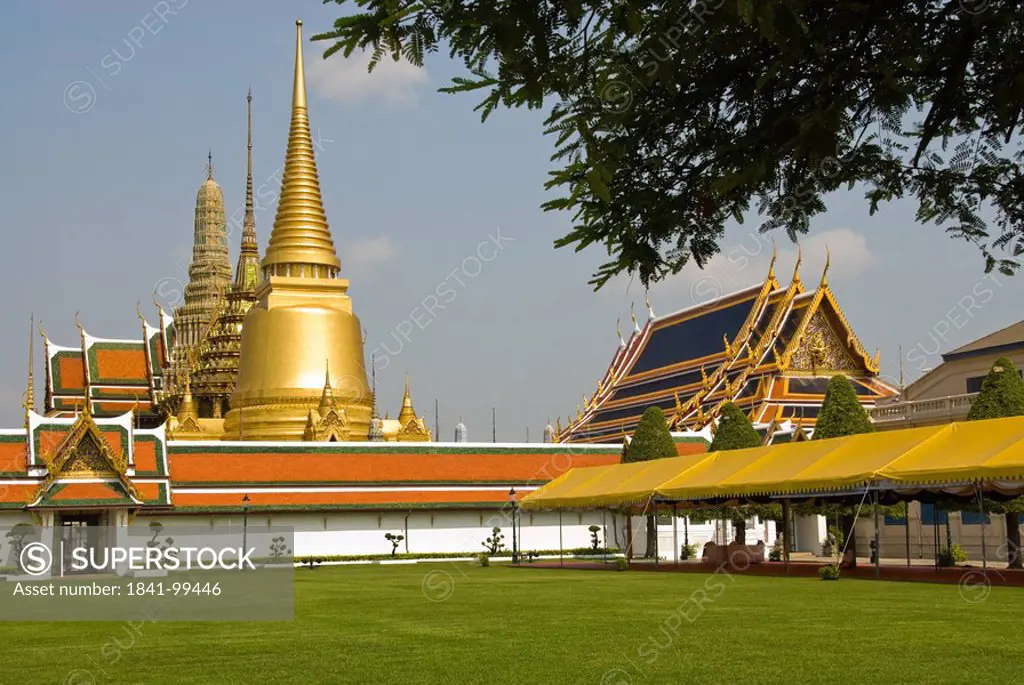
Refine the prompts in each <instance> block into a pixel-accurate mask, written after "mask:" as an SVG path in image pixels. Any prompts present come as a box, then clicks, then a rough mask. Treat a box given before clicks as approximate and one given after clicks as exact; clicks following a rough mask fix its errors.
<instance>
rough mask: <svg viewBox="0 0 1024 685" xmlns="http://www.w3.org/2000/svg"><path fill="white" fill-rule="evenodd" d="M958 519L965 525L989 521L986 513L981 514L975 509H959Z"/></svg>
mask: <svg viewBox="0 0 1024 685" xmlns="http://www.w3.org/2000/svg"><path fill="white" fill-rule="evenodd" d="M960 521H961V523H963V524H964V525H965V526H970V525H980V524H982V523H984V524H988V522H989V521H988V516H987V515H982V514H981V513H979V512H977V511H961V512H960Z"/></svg>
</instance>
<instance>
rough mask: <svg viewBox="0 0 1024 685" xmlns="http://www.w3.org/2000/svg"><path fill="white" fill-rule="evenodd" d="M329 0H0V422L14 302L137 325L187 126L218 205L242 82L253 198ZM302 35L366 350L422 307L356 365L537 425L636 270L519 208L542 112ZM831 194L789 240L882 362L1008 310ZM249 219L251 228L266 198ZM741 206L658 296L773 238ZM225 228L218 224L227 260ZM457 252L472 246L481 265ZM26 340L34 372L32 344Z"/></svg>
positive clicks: (956, 245) (986, 286) (937, 245)
mask: <svg viewBox="0 0 1024 685" xmlns="http://www.w3.org/2000/svg"><path fill="white" fill-rule="evenodd" d="M342 10H344V11H349V10H348V8H339V7H337V6H336V5H331V6H324V5H322V4H321V3H320V2H319V1H318V0H297V1H296V2H291V3H270V2H262V1H258V2H250V3H243V2H236V1H232V2H217V3H210V2H205V3H201V2H199V1H198V0H166V2H164V3H159V2H154V1H152V0H145V1H144V2H134V1H128V0H120V1H118V2H110V3H63V4H62V5H61V9H60V11H59V12H54V10H53V5H51V4H49V3H29V2H21V3H16V4H14V3H5V4H4V5H3V6H2V8H0V64H3V65H4V68H3V69H4V72H5V73H4V77H5V78H4V81H5V94H4V97H3V100H2V104H0V159H2V160H3V165H4V179H5V182H4V183H3V184H0V205H2V206H3V207H4V219H5V221H6V226H5V230H4V232H3V233H4V249H3V250H2V251H0V278H2V279H3V280H2V286H3V287H4V289H5V292H6V294H7V296H6V297H5V298H4V304H3V309H2V310H0V314H2V316H3V321H4V322H5V324H6V325H5V326H4V327H3V329H2V330H0V351H2V352H3V355H2V357H0V423H2V425H6V426H16V425H19V423H20V408H19V404H20V400H21V394H22V391H23V389H24V378H25V372H26V357H27V350H26V347H27V339H26V338H27V328H28V320H29V316H30V314H31V313H33V312H34V313H35V315H36V318H37V320H38V319H42V321H43V323H44V326H45V328H46V331H47V333H48V334H49V336H50V337H51V339H52V340H54V341H55V342H57V343H63V344H75V343H76V341H77V330H76V328H75V322H74V317H75V312H76V311H78V312H79V313H80V317H81V320H82V323H83V325H84V326H85V328H86V330H87V331H88V332H89V333H90V334H92V335H96V336H102V337H136V336H138V333H139V324H138V319H137V318H136V315H135V307H136V302H137V301H142V303H143V309H144V311H145V312H146V313H147V315H149V318H150V320H151V322H155V315H153V314H152V311H153V308H152V306H151V305H150V304H149V303H150V300H151V297H152V293H153V291H154V289H156V290H158V291H159V293H160V294H161V296H162V297H166V298H168V299H173V296H174V294H175V293H176V288H178V284H179V283H181V282H184V280H185V271H186V270H187V268H188V260H189V258H190V255H191V237H192V220H193V216H192V214H193V210H194V202H195V193H196V190H197V188H198V187H199V184H200V183H201V182H202V181H203V179H204V178H205V176H204V167H205V164H206V154H207V150H208V149H211V148H212V150H213V156H214V166H215V178H216V179H217V181H218V182H219V183H220V184H221V186H222V187H223V189H224V193H225V200H226V205H227V208H228V214H229V215H231V214H232V213H233V212H234V211H235V210H237V209H238V208H240V207H241V206H242V202H243V193H244V184H245V93H246V89H247V87H248V86H250V85H251V86H252V88H253V95H254V102H253V107H254V109H253V111H254V119H255V134H254V135H255V142H254V162H255V174H254V175H255V179H256V185H257V186H260V185H264V186H265V188H266V190H267V196H268V197H273V196H274V190H275V188H276V181H275V180H274V179H275V178H277V177H279V170H280V168H281V166H282V163H283V159H284V150H285V143H286V139H287V127H288V113H289V105H290V88H291V72H292V59H293V40H294V25H293V22H294V20H295V18H296V16H301V17H302V18H303V21H304V24H305V26H304V32H305V34H306V36H307V37H308V36H311V35H313V34H314V33H317V32H320V31H323V30H326V29H327V28H329V27H330V24H331V22H332V21H333V19H334V18H335V17H336V16H338V14H339V13H340V12H341V11H342ZM172 12H174V13H173V14H172ZM161 15H162V17H161ZM325 47H326V46H325V45H323V44H308V45H307V47H306V50H305V56H306V63H307V75H308V87H309V109H310V119H311V122H312V128H313V132H314V138H317V139H318V140H319V141H320V147H321V148H322V149H321V152H320V155H319V167H320V177H321V184H322V191H323V195H324V199H325V205H326V210H327V216H328V220H329V221H330V224H331V229H332V232H333V234H334V237H335V241H336V243H337V245H338V251H339V255H340V257H341V260H342V273H343V275H345V276H347V277H348V278H350V279H351V281H352V288H351V290H350V294H351V295H352V297H353V301H354V306H355V309H356V312H357V314H358V315H359V316H360V318H361V319H362V322H363V325H364V327H365V328H366V329H367V331H368V338H367V343H366V346H367V354H369V351H370V349H373V348H375V347H380V346H383V345H386V346H388V348H389V349H390V350H392V351H394V350H395V349H396V347H397V343H396V342H395V338H394V337H393V336H392V332H394V331H398V330H404V329H406V328H408V327H409V326H410V324H408V323H406V324H403V323H402V322H403V321H405V322H407V321H410V320H411V319H412V318H416V319H418V320H419V324H417V325H415V326H413V327H412V328H411V332H408V333H407V335H408V338H409V340H408V341H407V342H405V341H403V346H402V350H401V352H400V353H399V354H397V355H392V356H391V359H390V362H389V363H388V366H387V368H384V369H381V370H380V371H379V373H378V385H379V388H380V399H381V408H382V411H390V412H391V414H392V415H394V414H395V413H397V410H398V407H399V404H400V400H401V388H402V383H403V379H404V374H405V372H408V373H409V374H410V376H411V379H412V388H413V399H414V400H415V403H416V408H417V410H418V412H419V413H421V414H425V415H427V418H428V421H430V422H432V421H433V403H434V399H435V398H437V399H438V400H439V402H440V409H441V430H442V437H443V438H446V439H450V437H451V433H452V429H453V427H454V424H455V422H456V421H457V420H458V418H459V417H460V416H462V417H463V418H464V420H465V422H466V423H467V425H468V426H469V431H470V437H471V439H481V440H483V439H490V433H491V429H490V422H491V421H490V419H491V407H492V406H497V417H498V439H499V440H520V439H523V438H525V436H526V430H527V426H529V428H530V437H531V439H533V440H537V439H539V437H540V434H541V430H542V428H543V426H544V423H545V422H546V420H547V418H548V417H551V419H552V420H554V417H556V416H559V415H561V416H563V417H565V416H567V415H569V414H572V413H575V407H576V405H577V404H578V403H579V402H580V401H581V395H582V394H583V393H587V394H588V395H589V394H591V393H592V392H593V390H594V388H595V386H596V383H597V379H598V378H599V377H600V376H601V375H602V374H603V372H604V370H605V368H606V365H607V363H608V361H609V359H610V357H611V355H612V353H613V352H614V351H615V347H616V344H617V338H616V335H615V321H616V318H618V317H621V318H622V319H623V331H624V332H626V333H628V331H629V330H630V326H631V325H630V323H629V307H630V303H631V302H635V303H636V306H637V307H636V311H637V315H638V316H639V317H640V319H641V323H642V321H643V319H644V318H645V316H646V314H645V311H644V307H643V292H642V290H641V289H640V288H639V286H638V284H637V283H630V282H629V281H628V279H620V280H618V281H616V282H614V283H613V284H611V285H609V286H608V287H607V288H606V289H604V290H602V291H601V292H600V293H597V294H594V293H593V292H592V291H591V289H590V287H589V286H588V285H587V280H588V278H589V276H590V274H591V273H592V271H593V270H594V268H595V267H596V266H597V265H598V264H599V263H601V262H602V261H603V257H604V255H603V254H602V253H601V251H600V249H592V250H588V251H587V252H584V253H581V254H577V253H574V252H572V251H571V250H567V249H562V250H554V249H553V247H552V242H553V241H554V240H555V239H556V238H558V237H560V236H561V235H563V234H564V233H565V232H566V231H567V230H568V228H569V215H568V214H546V213H544V212H542V211H541V210H540V209H539V205H540V204H541V203H542V202H543V201H544V200H545V199H548V198H549V197H550V195H549V194H548V193H546V192H545V191H544V190H543V187H542V185H543V183H544V181H545V179H546V173H547V171H548V169H550V168H551V163H550V162H549V159H548V158H549V155H550V152H551V145H552V141H551V140H550V139H546V138H544V137H543V136H542V135H541V131H542V126H541V121H542V119H543V116H542V114H541V113H538V112H529V111H526V110H516V111H498V112H497V113H496V114H495V115H494V116H492V118H491V119H490V120H489V121H488V123H487V124H485V125H481V124H480V122H479V116H478V115H477V114H476V113H474V112H473V111H472V109H473V106H474V105H475V104H476V101H477V100H476V97H475V96H472V95H461V96H450V95H443V94H439V93H437V92H436V90H437V88H438V87H441V86H443V85H445V84H446V83H447V81H448V79H449V78H450V77H451V76H452V75H455V74H459V73H461V65H459V64H456V63H453V62H451V61H450V60H448V58H447V57H446V55H434V56H430V58H429V59H428V63H427V65H426V68H425V69H424V70H422V71H421V70H416V69H414V68H413V67H411V66H409V65H406V64H400V65H387V69H386V71H381V72H380V73H377V72H375V73H374V74H373V75H370V76H367V75H366V74H365V73H364V72H365V68H364V66H365V61H364V60H363V59H362V58H358V59H357V58H356V57H353V58H352V59H350V60H348V61H346V60H344V59H342V58H340V57H338V56H335V57H332V58H331V59H330V60H328V61H326V62H323V63H321V60H320V55H321V53H322V51H323V49H324V48H325ZM828 204H829V212H828V213H827V214H826V215H824V216H822V217H819V218H818V219H817V220H816V221H815V222H814V224H813V232H812V234H811V235H810V236H808V237H807V238H805V239H803V240H802V244H803V249H804V267H803V269H802V272H801V273H802V275H803V278H804V280H805V282H807V283H809V284H810V283H815V282H817V280H818V277H819V275H820V272H821V268H822V265H823V264H824V260H825V246H826V245H828V246H829V247H830V249H831V251H832V270H831V272H830V277H829V282H830V284H831V285H832V287H833V289H834V290H835V291H836V293H837V295H838V297H839V301H840V303H841V305H842V306H843V308H844V310H845V312H846V314H847V317H848V318H849V320H850V321H851V322H852V323H853V325H854V327H855V329H856V330H857V332H858V333H859V335H860V337H861V339H862V341H863V342H864V344H865V346H866V347H868V348H869V349H870V350H874V349H875V348H876V347H879V348H881V349H882V353H883V364H884V366H883V371H884V372H885V373H887V374H890V375H892V376H895V375H896V369H897V367H898V362H897V359H898V353H897V347H898V345H901V344H902V345H903V348H904V355H905V357H907V358H908V359H907V361H906V363H905V365H904V366H905V369H906V372H907V376H908V378H909V379H912V378H913V377H915V376H916V375H919V373H920V371H921V369H923V368H926V367H929V366H933V365H935V364H937V363H938V361H939V358H938V355H937V354H936V353H935V350H936V349H938V350H939V351H947V350H949V349H952V348H954V347H956V346H959V345H961V344H963V343H965V342H968V341H970V340H972V339H975V338H977V337H980V336H981V335H984V334H987V333H989V332H991V331H993V330H996V329H998V328H1002V327H1004V326H1007V325H1009V324H1011V323H1014V322H1015V321H1017V320H1018V319H1019V318H1020V316H1019V313H1018V312H1019V307H1018V306H1016V304H1017V303H1018V302H1019V301H1020V297H1021V295H1022V294H1024V287H1022V281H1021V279H1020V278H1016V279H1014V278H1007V277H1004V276H998V275H997V276H985V274H984V273H983V270H982V261H981V258H980V256H979V255H978V254H977V252H976V251H975V249H974V248H973V247H971V246H969V245H967V244H965V243H963V242H955V241H952V240H950V239H948V238H947V237H945V235H944V234H943V233H942V231H941V230H939V229H937V228H935V227H934V226H920V225H917V224H916V223H915V222H914V205H913V204H911V203H898V204H893V205H890V206H889V207H887V208H885V209H884V210H883V211H882V212H881V213H879V214H878V215H876V216H874V217H869V216H868V212H867V206H866V203H865V202H864V201H863V200H862V193H861V192H860V191H856V190H855V191H852V192H844V193H837V194H835V195H834V196H831V197H829V198H828ZM256 220H257V231H258V234H259V238H260V241H261V245H265V244H266V240H267V238H268V237H269V233H270V229H271V225H272V223H273V209H272V207H268V208H266V209H264V210H263V211H260V212H258V213H257V217H256ZM757 224H758V220H757V217H756V216H751V217H750V219H749V220H748V221H747V223H746V225H744V226H733V227H731V229H730V230H729V232H728V235H727V237H726V240H725V242H724V243H723V254H722V255H721V256H720V257H718V258H716V260H715V261H714V262H713V263H712V264H711V265H710V267H709V268H708V270H706V271H705V272H703V273H701V272H699V271H697V270H690V269H688V270H686V271H685V272H684V273H683V274H681V275H679V276H677V277H674V278H673V279H671V280H670V281H669V282H666V283H664V284H660V285H659V286H657V287H655V288H654V289H653V290H652V294H651V301H652V305H653V307H654V309H655V311H656V313H658V314H664V313H667V312H670V311H674V310H677V309H682V308H684V307H687V306H691V305H692V304H693V303H694V301H695V300H696V301H703V300H706V299H707V298H709V297H712V296H714V295H715V294H717V293H718V292H728V291H730V290H734V289H736V288H738V287H741V286H745V285H748V284H750V283H753V282H754V281H756V280H758V279H760V278H762V277H763V275H764V273H765V270H766V268H767V262H768V257H769V255H770V252H771V248H770V245H769V240H770V238H768V237H764V236H757V235H756V233H755V231H756V226H757ZM499 227H500V234H501V236H502V238H501V241H500V242H501V243H502V249H501V250H500V251H497V250H494V249H492V248H491V247H487V246H484V247H479V246H480V244H481V243H483V242H490V243H491V244H492V245H493V239H494V238H497V233H496V232H497V231H498V230H499ZM776 240H777V241H778V242H779V252H780V257H779V272H780V275H785V276H786V277H788V274H789V273H790V271H791V269H792V264H793V261H794V259H795V248H794V246H793V245H792V244H791V243H789V242H788V240H787V239H786V237H785V236H784V235H782V234H780V235H777V236H776ZM237 242H238V234H237V232H236V233H235V234H234V235H233V236H232V241H231V243H232V263H233V262H234V255H235V254H236V253H237ZM478 250H479V251H480V252H479V254H483V255H486V256H488V257H490V256H491V255H494V257H493V259H491V261H487V262H483V261H481V262H479V264H480V268H479V272H477V262H475V261H474V259H473V257H474V256H475V255H477V254H478ZM467 258H469V259H468V261H466V260H467ZM453 270H455V275H454V276H451V275H450V274H452V272H453ZM446 279H447V282H448V283H449V285H451V286H452V287H453V289H454V290H455V292H456V295H455V297H454V299H452V300H451V302H450V304H449V305H448V306H447V307H446V308H445V309H444V310H437V311H436V312H435V316H432V317H431V316H427V317H424V315H423V309H422V307H420V309H418V310H417V309H416V308H417V305H419V303H421V302H422V301H423V299H424V298H425V297H427V296H428V295H430V294H431V293H434V292H435V291H436V289H437V287H438V285H439V284H441V283H442V282H444V281H446ZM459 280H461V281H462V282H463V283H464V284H465V285H460V284H459V282H458V281H459ZM986 293H987V294H986ZM449 297H450V296H449ZM965 298H967V299H965ZM972 298H973V299H972ZM968 310H969V311H968ZM420 326H423V328H420ZM37 342H38V339H37ZM915 349H916V350H918V352H917V353H916V354H914V353H913V350H915ZM36 362H37V369H39V370H40V373H39V377H40V379H41V377H42V373H41V362H42V352H41V349H40V346H39V345H38V344H37V346H36ZM41 394H42V385H41V380H40V384H39V395H40V397H41Z"/></svg>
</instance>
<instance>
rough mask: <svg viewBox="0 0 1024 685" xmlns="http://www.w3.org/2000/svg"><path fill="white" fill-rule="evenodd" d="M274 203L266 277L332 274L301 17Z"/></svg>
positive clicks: (334, 259)
mask: <svg viewBox="0 0 1024 685" xmlns="http://www.w3.org/2000/svg"><path fill="white" fill-rule="evenodd" d="M280 198H281V199H280V202H279V203H278V205H277V215H276V216H275V217H274V229H273V231H272V232H271V234H270V243H269V245H268V246H267V256H266V257H265V258H264V260H263V269H264V272H265V273H266V275H267V276H271V275H278V276H293V277H300V278H333V277H334V276H336V275H337V272H338V270H339V269H340V268H341V260H339V259H338V254H337V252H335V249H334V240H333V239H332V238H331V231H330V228H329V227H328V225H327V216H326V214H325V213H324V203H323V200H322V199H321V197H320V179H319V177H318V175H317V170H316V158H315V156H314V155H313V142H312V139H311V138H310V134H309V115H308V114H307V112H306V76H305V72H304V70H303V65H302V20H301V19H300V20H298V21H296V22H295V80H294V85H293V88H292V118H291V126H290V128H289V131H288V151H287V153H286V154H285V162H284V177H283V178H282V180H281V194H280Z"/></svg>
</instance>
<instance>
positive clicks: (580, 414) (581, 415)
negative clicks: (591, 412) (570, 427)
mask: <svg viewBox="0 0 1024 685" xmlns="http://www.w3.org/2000/svg"><path fill="white" fill-rule="evenodd" d="M582 419H583V412H581V411H580V405H578V404H577V405H576V420H577V421H580V420H582Z"/></svg>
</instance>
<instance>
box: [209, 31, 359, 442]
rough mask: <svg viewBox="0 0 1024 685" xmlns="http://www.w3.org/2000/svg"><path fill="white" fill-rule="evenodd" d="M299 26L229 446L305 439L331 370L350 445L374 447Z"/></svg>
mask: <svg viewBox="0 0 1024 685" xmlns="http://www.w3.org/2000/svg"><path fill="white" fill-rule="evenodd" d="M295 25H296V30H295V80H294V85H293V89H292V115H291V126H290V130H289V133H288V151H287V153H286V155H285V165H284V178H283V179H282V182H281V195H280V202H279V204H278V206H277V215H276V216H275V217H274V228H273V231H272V232H271V235H270V243H269V245H268V247H267V254H266V257H265V258H264V259H263V281H262V282H261V284H260V285H259V288H258V290H257V292H256V298H257V302H256V304H255V305H254V306H253V308H252V309H251V310H250V311H249V313H248V315H247V316H246V317H245V324H244V327H243V330H242V348H241V361H240V364H239V372H238V380H237V384H236V386H235V392H234V394H233V395H232V396H231V407H232V408H231V411H230V412H229V413H228V415H227V418H226V420H225V422H224V438H225V439H228V440H238V439H240V438H242V437H244V439H246V440H302V439H303V434H304V432H305V428H306V424H307V421H308V418H309V410H310V409H316V408H317V407H318V405H319V402H320V398H321V396H322V395H323V391H324V368H325V364H326V365H328V366H329V368H330V370H331V374H330V375H331V382H332V383H333V384H334V386H333V392H332V396H333V398H334V402H335V409H336V410H337V411H338V412H339V413H340V412H342V411H344V413H345V416H346V417H347V419H348V427H349V436H350V437H349V439H350V440H366V438H367V435H368V432H369V426H370V405H371V396H370V388H369V387H368V384H367V382H366V368H365V364H364V361H363V340H362V336H361V334H360V331H361V326H360V324H359V319H358V318H356V316H355V315H354V314H353V313H352V300H351V298H349V296H348V295H347V294H346V293H347V291H348V285H349V284H348V281H347V280H345V279H343V278H338V272H339V270H340V268H341V261H340V260H339V259H338V255H337V253H336V252H335V249H334V241H333V239H332V238H331V232H330V228H329V227H328V225H327V217H326V215H325V214H324V207H323V201H322V199H321V197H320V180H319V178H318V176H317V170H316V160H315V158H314V156H313V143H312V140H311V139H310V134H309V117H308V115H307V112H306V83H305V74H304V71H303V64H302V22H301V21H297V22H295ZM240 412H244V417H242V418H243V419H244V435H240V429H239V419H240Z"/></svg>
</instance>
